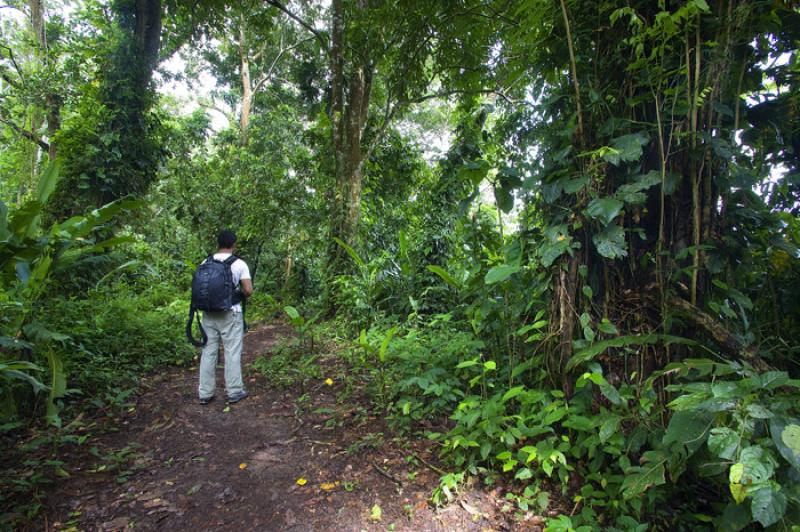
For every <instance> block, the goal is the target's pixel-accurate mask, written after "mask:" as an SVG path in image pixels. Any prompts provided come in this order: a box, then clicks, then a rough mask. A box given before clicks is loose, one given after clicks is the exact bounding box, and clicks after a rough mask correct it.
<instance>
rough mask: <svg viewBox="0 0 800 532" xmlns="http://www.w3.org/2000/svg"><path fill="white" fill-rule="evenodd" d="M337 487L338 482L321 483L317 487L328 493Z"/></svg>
mask: <svg viewBox="0 0 800 532" xmlns="http://www.w3.org/2000/svg"><path fill="white" fill-rule="evenodd" d="M338 485H339V483H338V482H323V483H322V484H320V485H319V487H320V488H322V489H324V490H325V491H330V490H332V489H334V488H335V487H336V486H338Z"/></svg>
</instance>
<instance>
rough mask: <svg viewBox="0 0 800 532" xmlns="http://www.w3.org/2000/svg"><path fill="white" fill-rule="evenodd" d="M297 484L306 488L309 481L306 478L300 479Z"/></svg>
mask: <svg viewBox="0 0 800 532" xmlns="http://www.w3.org/2000/svg"><path fill="white" fill-rule="evenodd" d="M295 484H297V485H298V486H305V485H306V484H308V481H307V480H306V479H304V478H298V479H297V480H296V481H295Z"/></svg>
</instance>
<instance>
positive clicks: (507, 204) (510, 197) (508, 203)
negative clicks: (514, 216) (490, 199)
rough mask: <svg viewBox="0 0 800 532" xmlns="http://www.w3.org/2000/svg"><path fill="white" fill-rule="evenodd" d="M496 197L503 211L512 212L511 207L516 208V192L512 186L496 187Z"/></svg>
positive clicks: (498, 205)
mask: <svg viewBox="0 0 800 532" xmlns="http://www.w3.org/2000/svg"><path fill="white" fill-rule="evenodd" d="M494 199H495V202H497V207H498V208H499V209H500V210H501V211H503V212H506V213H508V212H511V209H513V208H514V194H513V191H512V189H510V188H506V187H501V186H496V187H494Z"/></svg>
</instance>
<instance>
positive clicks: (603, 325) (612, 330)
mask: <svg viewBox="0 0 800 532" xmlns="http://www.w3.org/2000/svg"><path fill="white" fill-rule="evenodd" d="M599 329H600V332H602V333H605V334H619V331H618V330H617V328H616V326H615V325H614V324H613V323H611V322H610V321H608V318H603V321H601V322H600V326H599Z"/></svg>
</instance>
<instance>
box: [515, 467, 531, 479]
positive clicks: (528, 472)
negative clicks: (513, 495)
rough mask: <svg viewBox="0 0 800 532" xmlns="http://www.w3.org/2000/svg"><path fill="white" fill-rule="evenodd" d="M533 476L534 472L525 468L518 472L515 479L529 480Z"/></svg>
mask: <svg viewBox="0 0 800 532" xmlns="http://www.w3.org/2000/svg"><path fill="white" fill-rule="evenodd" d="M532 476H533V471H531V470H530V469H529V468H527V467H523V468H522V469H520V470H519V471H517V474H516V475H514V478H515V479H517V480H527V479H529V478H531V477H532Z"/></svg>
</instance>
